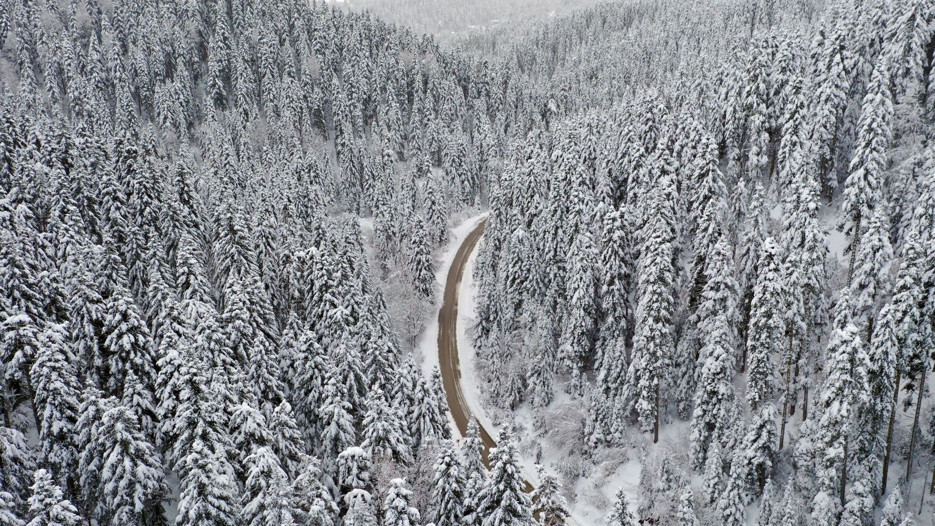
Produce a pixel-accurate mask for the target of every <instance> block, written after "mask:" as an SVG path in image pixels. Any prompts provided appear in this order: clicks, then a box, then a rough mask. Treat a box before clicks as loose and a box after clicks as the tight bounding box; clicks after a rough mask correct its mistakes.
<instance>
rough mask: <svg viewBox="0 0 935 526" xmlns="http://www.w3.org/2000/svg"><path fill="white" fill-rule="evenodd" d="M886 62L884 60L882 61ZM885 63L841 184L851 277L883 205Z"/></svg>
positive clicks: (888, 97)
mask: <svg viewBox="0 0 935 526" xmlns="http://www.w3.org/2000/svg"><path fill="white" fill-rule="evenodd" d="M884 60H885V59H884ZM886 70H887V65H886V63H885V61H881V62H878V63H877V64H876V66H875V68H874V72H873V75H872V77H871V81H870V85H869V86H868V91H867V95H866V96H865V97H864V101H863V106H862V109H861V113H860V122H859V123H858V127H859V132H858V137H857V144H856V148H855V151H854V158H853V159H852V160H851V165H850V175H848V177H847V180H846V181H845V183H844V203H843V204H842V211H843V213H844V216H845V218H846V229H845V233H846V234H848V235H849V236H850V245H849V246H848V250H849V251H850V254H851V262H850V273H851V275H853V273H854V268H855V265H856V261H857V256H858V254H857V253H858V249H859V247H860V243H861V240H862V239H863V236H864V233H865V231H866V228H867V227H866V222H869V221H870V218H871V217H872V216H873V215H874V211H875V210H877V209H878V207H880V206H881V205H882V203H880V202H879V200H880V192H881V190H880V189H881V187H882V185H883V180H882V179H883V170H884V169H885V168H886V149H887V147H888V145H889V140H890V121H891V120H892V117H893V102H892V94H891V93H890V88H889V76H888V74H887V71H886Z"/></svg>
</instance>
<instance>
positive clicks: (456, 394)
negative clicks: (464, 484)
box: [438, 218, 533, 493]
mask: <svg viewBox="0 0 935 526" xmlns="http://www.w3.org/2000/svg"><path fill="white" fill-rule="evenodd" d="M486 225H487V218H484V219H482V220H481V221H480V222H479V223H478V224H477V226H476V227H474V230H472V231H471V233H470V234H468V236H467V238H465V240H464V242H463V243H461V246H460V247H458V252H457V253H456V254H455V258H454V260H453V261H452V262H451V267H450V268H449V269H448V277H447V279H446V280H445V295H444V297H443V299H442V306H441V309H440V310H439V311H438V363H439V366H440V367H441V373H442V385H444V387H445V396H446V397H447V398H448V409H449V410H450V411H451V416H452V417H453V418H454V421H455V425H457V426H458V431H460V432H461V436H464V435H465V434H466V433H467V428H468V423H469V422H470V421H471V418H472V415H471V408H470V407H468V404H467V401H466V400H465V398H464V391H463V390H462V389H461V368H460V362H459V361H458V300H459V299H460V294H459V292H460V290H461V279H462V278H463V277H464V267H465V266H467V262H468V260H469V259H470V258H471V254H472V253H473V252H474V248H475V247H477V242H478V241H479V240H480V238H481V236H482V235H483V234H484V227H485V226H486ZM477 428H478V430H479V431H480V438H481V440H482V441H483V443H484V451H483V458H484V465H486V466H487V469H490V460H489V456H490V450H491V448H495V447H497V443H496V442H494V441H493V438H492V437H491V436H490V433H488V432H487V430H486V429H484V427H483V426H482V425H480V422H478V423H477ZM524 482H525V483H526V487H525V490H526V492H527V493H529V492H531V491H532V490H533V487H532V484H530V483H529V481H528V480H527V481H524Z"/></svg>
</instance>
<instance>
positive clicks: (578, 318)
mask: <svg viewBox="0 0 935 526" xmlns="http://www.w3.org/2000/svg"><path fill="white" fill-rule="evenodd" d="M596 257H597V254H596V251H595V247H594V239H593V238H592V237H591V235H590V233H588V232H587V231H582V232H579V233H578V237H577V238H576V239H575V242H574V244H573V245H572V247H571V253H570V254H569V255H568V274H569V278H568V282H567V283H566V289H565V297H566V298H567V299H568V304H567V306H566V310H567V316H566V320H565V323H564V326H563V328H562V337H561V345H560V347H559V355H560V356H561V361H562V364H563V365H564V366H565V368H567V369H568V370H569V371H570V372H571V385H570V388H571V390H572V392H573V393H574V394H575V395H577V396H580V395H581V394H582V393H583V391H584V375H585V373H586V370H587V369H586V368H587V367H588V366H589V365H590V364H591V363H592V362H593V361H594V356H593V348H594V336H595V330H596V325H595V321H596V318H597V290H596V285H597V280H596V278H597V277H596V273H595V269H594V264H593V263H594V261H595V259H596Z"/></svg>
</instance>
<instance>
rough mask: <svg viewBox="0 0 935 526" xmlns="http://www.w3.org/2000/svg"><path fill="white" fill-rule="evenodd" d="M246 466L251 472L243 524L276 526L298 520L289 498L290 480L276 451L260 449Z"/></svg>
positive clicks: (245, 492)
mask: <svg viewBox="0 0 935 526" xmlns="http://www.w3.org/2000/svg"><path fill="white" fill-rule="evenodd" d="M246 464H247V465H248V466H249V469H248V470H247V480H246V484H245V485H244V495H243V509H242V510H241V512H240V516H241V519H242V521H243V524H245V525H246V526H273V525H279V524H284V523H285V521H287V520H296V519H297V518H298V517H297V515H298V513H297V510H295V509H293V507H292V502H291V499H290V498H289V491H290V488H289V485H288V478H287V476H286V472H285V471H284V470H283V469H282V467H281V466H280V463H279V458H277V456H276V454H275V453H274V452H273V450H272V449H271V448H269V447H267V446H263V447H260V448H259V449H257V450H256V451H254V452H253V454H251V455H250V456H249V457H247V459H246ZM287 518H288V519H287Z"/></svg>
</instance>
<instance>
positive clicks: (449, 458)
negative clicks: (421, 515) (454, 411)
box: [427, 440, 468, 526]
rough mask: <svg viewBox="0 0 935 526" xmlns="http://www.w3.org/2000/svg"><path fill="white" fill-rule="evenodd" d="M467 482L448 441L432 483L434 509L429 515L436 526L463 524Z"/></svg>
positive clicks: (436, 463) (442, 451) (443, 446)
mask: <svg viewBox="0 0 935 526" xmlns="http://www.w3.org/2000/svg"><path fill="white" fill-rule="evenodd" d="M465 486H466V480H465V478H464V472H463V470H462V468H461V463H460V461H459V460H458V457H457V453H456V452H455V449H454V445H453V444H452V443H451V441H449V440H446V441H443V442H442V443H441V448H440V449H439V452H438V459H437V460H436V461H435V467H434V476H433V483H432V508H431V511H430V513H428V514H427V516H428V518H429V519H431V521H432V522H433V523H434V524H435V526H457V525H459V524H463V522H462V521H463V519H464V512H465V499H466V498H468V495H467V494H466V492H465V489H466V488H465Z"/></svg>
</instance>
